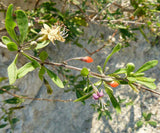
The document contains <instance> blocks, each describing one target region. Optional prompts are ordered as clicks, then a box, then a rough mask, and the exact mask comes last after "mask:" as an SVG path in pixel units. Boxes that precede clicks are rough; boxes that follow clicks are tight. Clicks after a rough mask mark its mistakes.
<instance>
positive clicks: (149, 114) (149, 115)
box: [145, 113, 152, 121]
mask: <svg viewBox="0 0 160 133" xmlns="http://www.w3.org/2000/svg"><path fill="white" fill-rule="evenodd" d="M151 116H152V113H148V114H147V116H146V117H145V121H149V120H150V119H151Z"/></svg>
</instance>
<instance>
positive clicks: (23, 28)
mask: <svg viewBox="0 0 160 133" xmlns="http://www.w3.org/2000/svg"><path fill="white" fill-rule="evenodd" d="M16 20H17V24H18V28H19V31H20V42H21V43H23V41H24V40H25V38H26V37H27V33H28V18H27V16H26V14H25V12H24V11H21V10H18V11H16Z"/></svg>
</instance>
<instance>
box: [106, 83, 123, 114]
mask: <svg viewBox="0 0 160 133" xmlns="http://www.w3.org/2000/svg"><path fill="white" fill-rule="evenodd" d="M104 86H105V91H106V93H107V94H108V96H109V98H110V100H111V103H112V105H113V107H114V108H115V109H116V111H117V113H121V107H120V104H119V103H118V101H117V99H116V98H115V97H114V95H113V91H112V90H111V89H110V88H109V87H108V86H107V85H106V84H104Z"/></svg>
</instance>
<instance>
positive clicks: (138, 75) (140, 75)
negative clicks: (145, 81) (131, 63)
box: [131, 73, 144, 77]
mask: <svg viewBox="0 0 160 133" xmlns="http://www.w3.org/2000/svg"><path fill="white" fill-rule="evenodd" d="M131 76H133V77H142V76H144V73H132V74H131Z"/></svg>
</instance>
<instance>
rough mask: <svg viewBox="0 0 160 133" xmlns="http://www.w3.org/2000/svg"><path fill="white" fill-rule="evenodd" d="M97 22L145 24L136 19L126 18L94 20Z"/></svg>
mask: <svg viewBox="0 0 160 133" xmlns="http://www.w3.org/2000/svg"><path fill="white" fill-rule="evenodd" d="M96 21H97V22H112V23H114V22H121V23H127V24H138V25H145V24H146V23H142V22H137V21H128V20H121V19H118V20H96Z"/></svg>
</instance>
